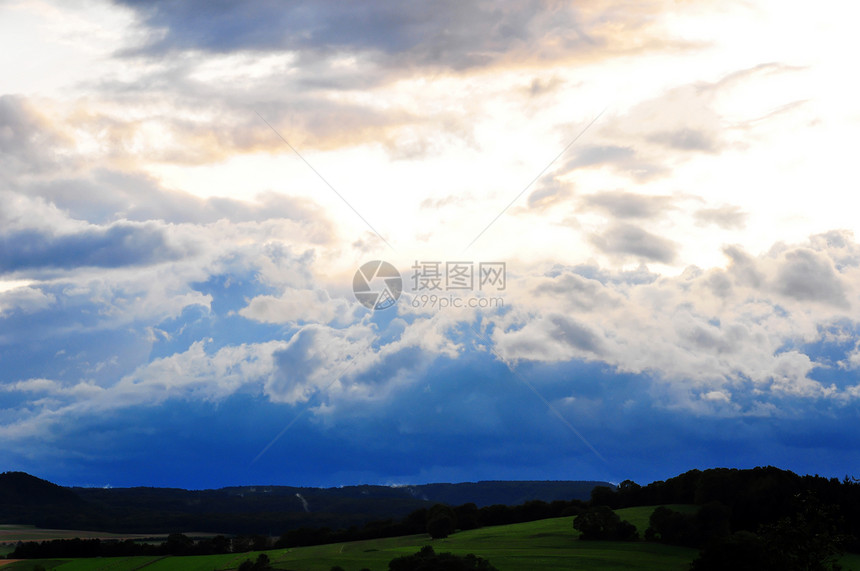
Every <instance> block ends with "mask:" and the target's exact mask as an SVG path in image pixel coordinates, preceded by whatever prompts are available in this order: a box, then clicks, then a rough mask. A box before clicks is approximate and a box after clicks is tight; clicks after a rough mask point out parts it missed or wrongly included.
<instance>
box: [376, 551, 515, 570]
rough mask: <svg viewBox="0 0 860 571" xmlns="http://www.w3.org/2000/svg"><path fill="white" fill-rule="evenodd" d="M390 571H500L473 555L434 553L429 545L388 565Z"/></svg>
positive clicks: (393, 560)
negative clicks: (461, 555)
mask: <svg viewBox="0 0 860 571" xmlns="http://www.w3.org/2000/svg"><path fill="white" fill-rule="evenodd" d="M388 571H499V570H498V569H496V568H495V567H493V566H492V565H490V562H489V561H487V560H486V559H484V558H482V557H476V556H474V555H472V554H471V553H470V554H469V555H466V556H465V557H460V556H458V555H454V554H452V553H439V554H437V553H436V552H435V551H433V548H432V547H430V546H429V545H427V546H424V547H422V548H421V551H419V552H418V553H415V554H413V555H404V556H403V557H397V558H395V559H392V560H391V561H390V562H389V563H388Z"/></svg>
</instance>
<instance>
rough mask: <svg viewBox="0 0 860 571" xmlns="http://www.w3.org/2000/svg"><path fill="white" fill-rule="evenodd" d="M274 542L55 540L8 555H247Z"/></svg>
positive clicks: (179, 537)
mask: <svg viewBox="0 0 860 571" xmlns="http://www.w3.org/2000/svg"><path fill="white" fill-rule="evenodd" d="M272 547H273V542H272V540H271V538H269V537H266V536H262V535H254V536H244V535H240V536H235V537H225V536H223V535H218V536H215V537H211V538H209V537H207V538H203V539H199V540H197V541H194V540H193V539H192V538H190V537H188V536H187V535H184V534H181V533H173V534H170V535H169V536H168V537H167V540H166V541H164V542H161V543H149V542H137V541H134V540H131V539H127V540H124V541H114V540H101V539H80V538H75V539H53V540H50V541H42V542H36V541H25V542H19V543H18V545H17V546H16V547H15V550H14V551H12V553H10V554H9V557H10V558H11V559H56V558H65V557H132V556H137V555H216V554H222V553H247V552H249V551H263V550H266V549H271V548H272Z"/></svg>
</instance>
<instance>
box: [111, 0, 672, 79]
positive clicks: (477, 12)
mask: <svg viewBox="0 0 860 571" xmlns="http://www.w3.org/2000/svg"><path fill="white" fill-rule="evenodd" d="M123 4H126V5H128V6H130V7H132V8H134V9H135V10H137V12H138V13H139V14H140V16H141V18H142V21H143V24H144V25H145V26H146V27H147V28H149V29H150V30H153V31H155V30H157V31H159V32H160V33H159V34H155V33H153V34H152V35H151V38H150V40H149V41H148V42H147V43H145V44H144V45H143V46H141V47H140V48H138V49H137V50H135V51H134V52H133V53H148V54H152V55H159V54H164V53H166V52H170V51H173V50H187V51H192V50H206V51H210V52H216V53H218V52H226V51H241V50H254V51H263V52H265V51H293V52H298V53H300V54H301V56H302V57H303V58H304V59H307V60H313V59H315V58H319V57H324V56H327V55H331V54H336V53H349V52H352V53H356V52H357V53H360V54H361V53H368V54H372V55H373V56H375V57H376V58H378V59H380V60H382V61H384V62H397V63H401V64H403V63H405V62H409V64H410V65H424V66H444V67H449V68H452V69H465V68H470V67H475V66H486V65H488V64H491V63H494V62H495V61H497V60H499V59H501V58H503V57H505V56H510V55H511V54H516V55H519V56H520V57H523V56H525V55H526V54H527V53H528V54H530V55H531V57H532V58H534V57H543V58H558V57H562V56H567V57H570V54H571V53H577V52H579V53H582V54H595V53H600V51H603V52H606V51H609V52H610V53H612V52H621V53H624V52H628V51H640V50H647V49H655V48H659V47H663V46H666V45H667V44H672V42H671V41H668V42H667V41H666V40H665V39H663V38H659V36H658V35H657V33H656V32H657V30H656V29H653V28H652V26H651V25H650V24H651V22H649V19H648V17H647V16H648V14H649V13H650V10H653V7H650V6H642V7H640V8H638V9H631V8H630V7H629V6H626V9H625V10H623V11H622V10H617V9H615V8H616V7H615V6H613V5H605V3H591V2H589V3H585V4H582V5H578V6H577V7H576V8H574V7H567V6H558V5H551V4H546V5H545V6H541V7H542V8H544V9H535V6H534V5H533V4H532V3H529V2H521V1H518V0H506V1H505V2H501V3H492V4H487V3H483V2H476V1H469V2H450V1H446V2H442V3H440V4H438V5H434V6H432V8H431V7H430V6H424V5H419V4H391V3H386V2H379V1H365V2H359V3H356V4H354V5H352V4H351V5H349V6H344V5H343V4H340V3H337V2H334V1H324V2H318V3H315V4H314V5H313V6H283V5H281V4H278V3H275V2H260V3H258V4H256V5H255V7H254V8H253V9H251V10H248V9H246V8H245V7H240V6H239V5H237V4H229V3H228V4H222V5H218V6H212V5H211V4H207V3H201V4H199V5H198V4H197V3H185V4H182V5H176V4H173V3H170V2H146V3H142V2H137V1H133V0H128V1H125V2H123ZM541 4H543V3H541ZM200 14H206V18H205V19H204V20H203V21H202V22H201V21H200V17H199V16H200ZM262 24H265V25H262ZM619 29H623V30H624V33H619ZM261 30H265V32H262V33H261ZM633 31H636V32H638V37H636V38H635V39H634V38H632V37H631V35H633ZM675 45H676V47H677V46H680V45H682V42H680V41H676V42H675ZM598 48H602V50H598ZM607 48H608V50H607Z"/></svg>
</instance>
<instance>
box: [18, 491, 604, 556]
mask: <svg viewBox="0 0 860 571" xmlns="http://www.w3.org/2000/svg"><path fill="white" fill-rule="evenodd" d="M586 506H587V504H586V503H585V502H583V501H580V500H571V501H563V500H560V501H555V502H551V503H548V502H544V501H540V500H534V501H530V502H526V503H524V504H521V505H518V506H505V505H493V506H486V507H483V508H479V507H477V506H476V505H475V504H473V503H468V504H463V505H461V506H456V507H451V506H447V505H444V504H436V505H434V506H432V507H430V508H421V509H418V510H415V511H413V512H412V513H410V514H409V515H407V516H406V517H405V518H403V519H401V520H393V519H388V520H381V521H372V522H369V523H367V524H365V525H364V526H361V527H358V526H353V527H350V528H348V529H341V530H332V529H330V528H327V527H321V528H308V527H303V528H298V529H293V530H290V531H288V532H286V533H284V534H283V535H281V536H280V537H279V538H277V539H276V540H274V541H273V540H272V538H270V537H267V536H264V535H253V536H243V535H240V536H235V537H229V538H228V537H225V536H223V535H218V536H216V537H212V538H203V539H200V540H197V541H194V540H193V539H191V538H189V537H188V536H186V535H183V534H179V533H176V534H171V535H170V536H168V538H167V541H165V542H163V543H160V544H154V543H139V542H135V541H132V540H126V541H112V540H104V541H103V540H99V539H56V540H52V541H43V542H22V543H19V544H18V545H17V547H16V548H15V550H14V551H13V552H12V554H11V555H10V557H12V558H15V559H40V558H44V559H48V558H64V557H130V556H134V555H212V554H219V553H246V552H248V551H263V550H266V549H272V548H286V547H303V546H309V545H323V544H326V543H340V542H346V541H357V540H363V539H378V538H383V537H397V536H401V535H413V534H418V533H429V534H430V536H431V537H433V538H442V537H447V536H448V535H450V534H451V533H453V532H454V531H455V530H457V529H461V530H466V529H476V528H479V527H484V526H492V525H506V524H511V523H521V522H526V521H535V520H539V519H546V518H550V517H561V516H568V515H576V514H578V513H580V512H581V511H583V510H585V508H586Z"/></svg>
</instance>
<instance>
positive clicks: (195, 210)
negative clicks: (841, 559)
mask: <svg viewBox="0 0 860 571" xmlns="http://www.w3.org/2000/svg"><path fill="white" fill-rule="evenodd" d="M846 9H849V10H850V9H851V7H850V6H849V5H847V4H846V3H844V2H839V1H836V0H822V1H820V2H817V3H816V4H815V6H814V8H810V7H809V6H806V5H803V4H798V3H786V2H779V1H777V0H745V1H741V0H738V1H733V2H724V1H717V0H701V1H696V0H649V1H643V2H627V1H617V2H616V1H612V0H605V1H593V0H584V1H582V2H557V1H552V0H507V1H501V2H484V1H470V0H457V1H456V2H454V1H447V0H443V1H439V2H432V3H430V2H427V3H423V2H411V3H405V2H404V3H397V2H386V1H383V0H367V1H356V2H349V3H344V2H337V1H335V0H320V1H315V2H274V1H268V0H265V1H258V2H254V3H239V2H218V3H214V2H209V1H189V2H181V3H180V2H168V1H164V2H138V1H136V0H124V1H117V2H113V3H111V2H106V1H105V2H101V1H96V0H93V1H89V0H86V1H85V0H80V1H75V2H59V1H58V2H51V1H49V0H6V1H3V2H0V71H2V73H0V457H2V461H0V470H24V471H28V472H31V473H33V474H36V475H39V476H41V477H44V478H48V479H51V480H53V481H57V482H59V483H63V484H74V485H98V486H100V485H113V486H122V485H173V486H184V487H193V488H201V487H215V486H223V485H230V484H264V483H278V484H300V485H325V486H328V485H340V484H353V483H381V484H399V483H421V482H430V481H469V480H478V479H601V480H609V481H614V482H618V481H620V480H623V479H625V478H632V479H634V480H636V481H639V482H641V483H646V482H649V481H652V480H654V479H662V478H666V477H670V476H672V475H675V474H677V473H679V472H681V471H685V470H688V469H691V468H707V467H714V466H732V467H752V466H756V465H767V464H772V465H776V466H779V467H783V468H788V469H792V470H795V471H798V472H802V473H819V474H823V475H830V476H837V477H841V476H844V475H846V474H854V475H857V474H858V460H860V455H858V448H860V429H858V426H860V424H858V421H860V379H858V370H860V216H858V212H860V209H859V208H858V202H860V201H858V200H857V199H856V198H855V197H856V195H857V190H858V188H857V182H856V181H857V174H856V156H855V154H856V153H855V149H856V147H857V140H858V133H860V129H858V127H860V107H858V104H857V101H858V100H860V94H858V87H857V86H858V84H857V83H856V78H855V75H856V73H855V71H856V54H857V53H860V45H858V44H860V39H859V38H858V35H857V33H856V29H855V28H856V21H857V17H858V14H857V13H851V12H847V11H846ZM373 260H385V261H387V262H389V263H391V264H392V265H393V266H395V267H396V268H397V269H398V270H399V272H400V274H401V276H402V283H403V294H402V295H401V297H400V299H399V300H398V302H397V304H396V305H394V306H393V307H391V308H388V309H385V310H379V311H373V310H371V309H368V308H366V307H364V306H363V305H362V304H361V303H359V302H358V301H357V300H356V297H355V295H354V292H353V285H354V275H355V273H356V270H357V269H358V268H359V267H360V266H362V264H365V263H366V262H369V261H373ZM501 263H504V264H505V266H504V268H505V273H504V278H505V279H504V283H503V284H502V282H500V281H499V280H489V279H488V280H486V283H482V282H483V281H484V280H482V279H481V277H482V276H483V275H484V274H483V273H482V268H493V267H495V268H498V267H499V266H498V265H493V264H501ZM463 268H466V269H465V271H466V272H467V273H466V274H462V273H460V274H458V275H459V278H457V276H453V275H452V274H451V273H450V272H451V271H452V270H453V269H459V270H458V271H463ZM434 269H438V270H439V271H440V279H439V281H438V282H434V280H433V279H431V278H432V276H431V272H432V270H434ZM468 272H472V273H471V274H469V273H468ZM463 276H466V277H471V278H472V281H471V289H469V288H466V289H459V288H457V287H456V286H457V285H458V284H459V285H462V284H463V282H460V281H457V279H460V278H463ZM455 278H457V279H455ZM383 283H384V282H380V281H379V280H378V279H374V280H372V281H371V283H370V286H371V291H378V289H379V288H381V287H382V286H381V285H380V284H383ZM435 284H438V286H439V289H437V290H433V289H432V287H433V286H434V285H435ZM502 285H503V286H504V287H503V288H502ZM443 300H444V302H445V303H446V304H448V305H449V307H443V303H442V301H443ZM453 305H460V306H462V307H450V306H453ZM470 306H471V307H470Z"/></svg>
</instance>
